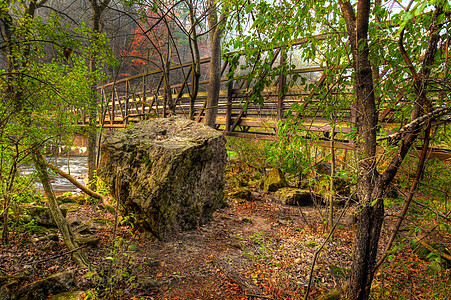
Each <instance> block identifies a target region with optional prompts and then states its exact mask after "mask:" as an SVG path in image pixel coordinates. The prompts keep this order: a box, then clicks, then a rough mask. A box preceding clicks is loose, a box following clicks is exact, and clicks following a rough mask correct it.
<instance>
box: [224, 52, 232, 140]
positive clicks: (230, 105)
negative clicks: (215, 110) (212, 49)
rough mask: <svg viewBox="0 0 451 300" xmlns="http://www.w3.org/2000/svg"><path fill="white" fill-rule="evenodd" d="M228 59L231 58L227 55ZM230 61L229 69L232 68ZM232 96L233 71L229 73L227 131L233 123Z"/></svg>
mask: <svg viewBox="0 0 451 300" xmlns="http://www.w3.org/2000/svg"><path fill="white" fill-rule="evenodd" d="M227 59H229V58H228V57H227ZM230 65H231V64H230V62H229V70H230ZM232 97H233V73H231V74H229V84H228V86H227V107H226V122H225V130H224V131H225V132H230V126H231V124H232V100H233V99H232Z"/></svg>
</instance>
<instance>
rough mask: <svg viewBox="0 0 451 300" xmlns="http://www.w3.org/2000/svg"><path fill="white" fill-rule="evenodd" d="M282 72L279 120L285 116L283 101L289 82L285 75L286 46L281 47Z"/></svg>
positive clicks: (278, 106)
mask: <svg viewBox="0 0 451 300" xmlns="http://www.w3.org/2000/svg"><path fill="white" fill-rule="evenodd" d="M280 50H281V51H280V68H281V70H280V74H279V95H278V101H277V120H280V119H281V118H282V117H283V108H284V105H283V102H284V99H285V86H286V84H287V76H286V75H285V71H284V69H285V68H284V65H285V51H284V48H283V47H281V48H280Z"/></svg>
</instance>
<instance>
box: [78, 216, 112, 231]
mask: <svg viewBox="0 0 451 300" xmlns="http://www.w3.org/2000/svg"><path fill="white" fill-rule="evenodd" d="M85 225H86V226H88V227H89V229H90V230H99V229H102V228H105V227H109V226H112V225H113V222H112V221H111V220H109V219H104V218H95V219H91V220H89V221H87V222H86V223H85Z"/></svg>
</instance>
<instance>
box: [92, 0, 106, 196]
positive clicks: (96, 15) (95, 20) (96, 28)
mask: <svg viewBox="0 0 451 300" xmlns="http://www.w3.org/2000/svg"><path fill="white" fill-rule="evenodd" d="M110 1H111V0H99V1H97V0H90V2H91V7H92V11H93V14H92V35H91V47H92V48H94V49H96V48H97V45H95V44H96V43H97V41H98V35H99V33H100V32H101V31H102V28H101V24H100V18H101V16H102V13H103V11H104V10H105V8H106V7H107V6H108V4H109V3H110ZM93 45H94V47H93ZM91 51H92V50H91ZM98 55H99V51H98V50H95V51H92V52H91V56H90V58H89V71H90V72H91V73H92V74H94V73H96V72H97V71H98V69H99V66H98V63H97V56H98ZM97 100H98V99H97V82H96V83H94V84H93V85H92V86H91V99H90V102H89V107H88V110H89V112H88V113H89V124H88V187H89V188H90V189H91V190H93V191H95V190H96V180H95V176H94V174H95V172H96V170H97V161H96V157H97V103H98V101H97Z"/></svg>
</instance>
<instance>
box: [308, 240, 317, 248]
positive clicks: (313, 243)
mask: <svg viewBox="0 0 451 300" xmlns="http://www.w3.org/2000/svg"><path fill="white" fill-rule="evenodd" d="M305 245H306V246H307V247H312V248H313V247H316V246H318V243H317V242H316V241H308V242H306V243H305Z"/></svg>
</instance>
